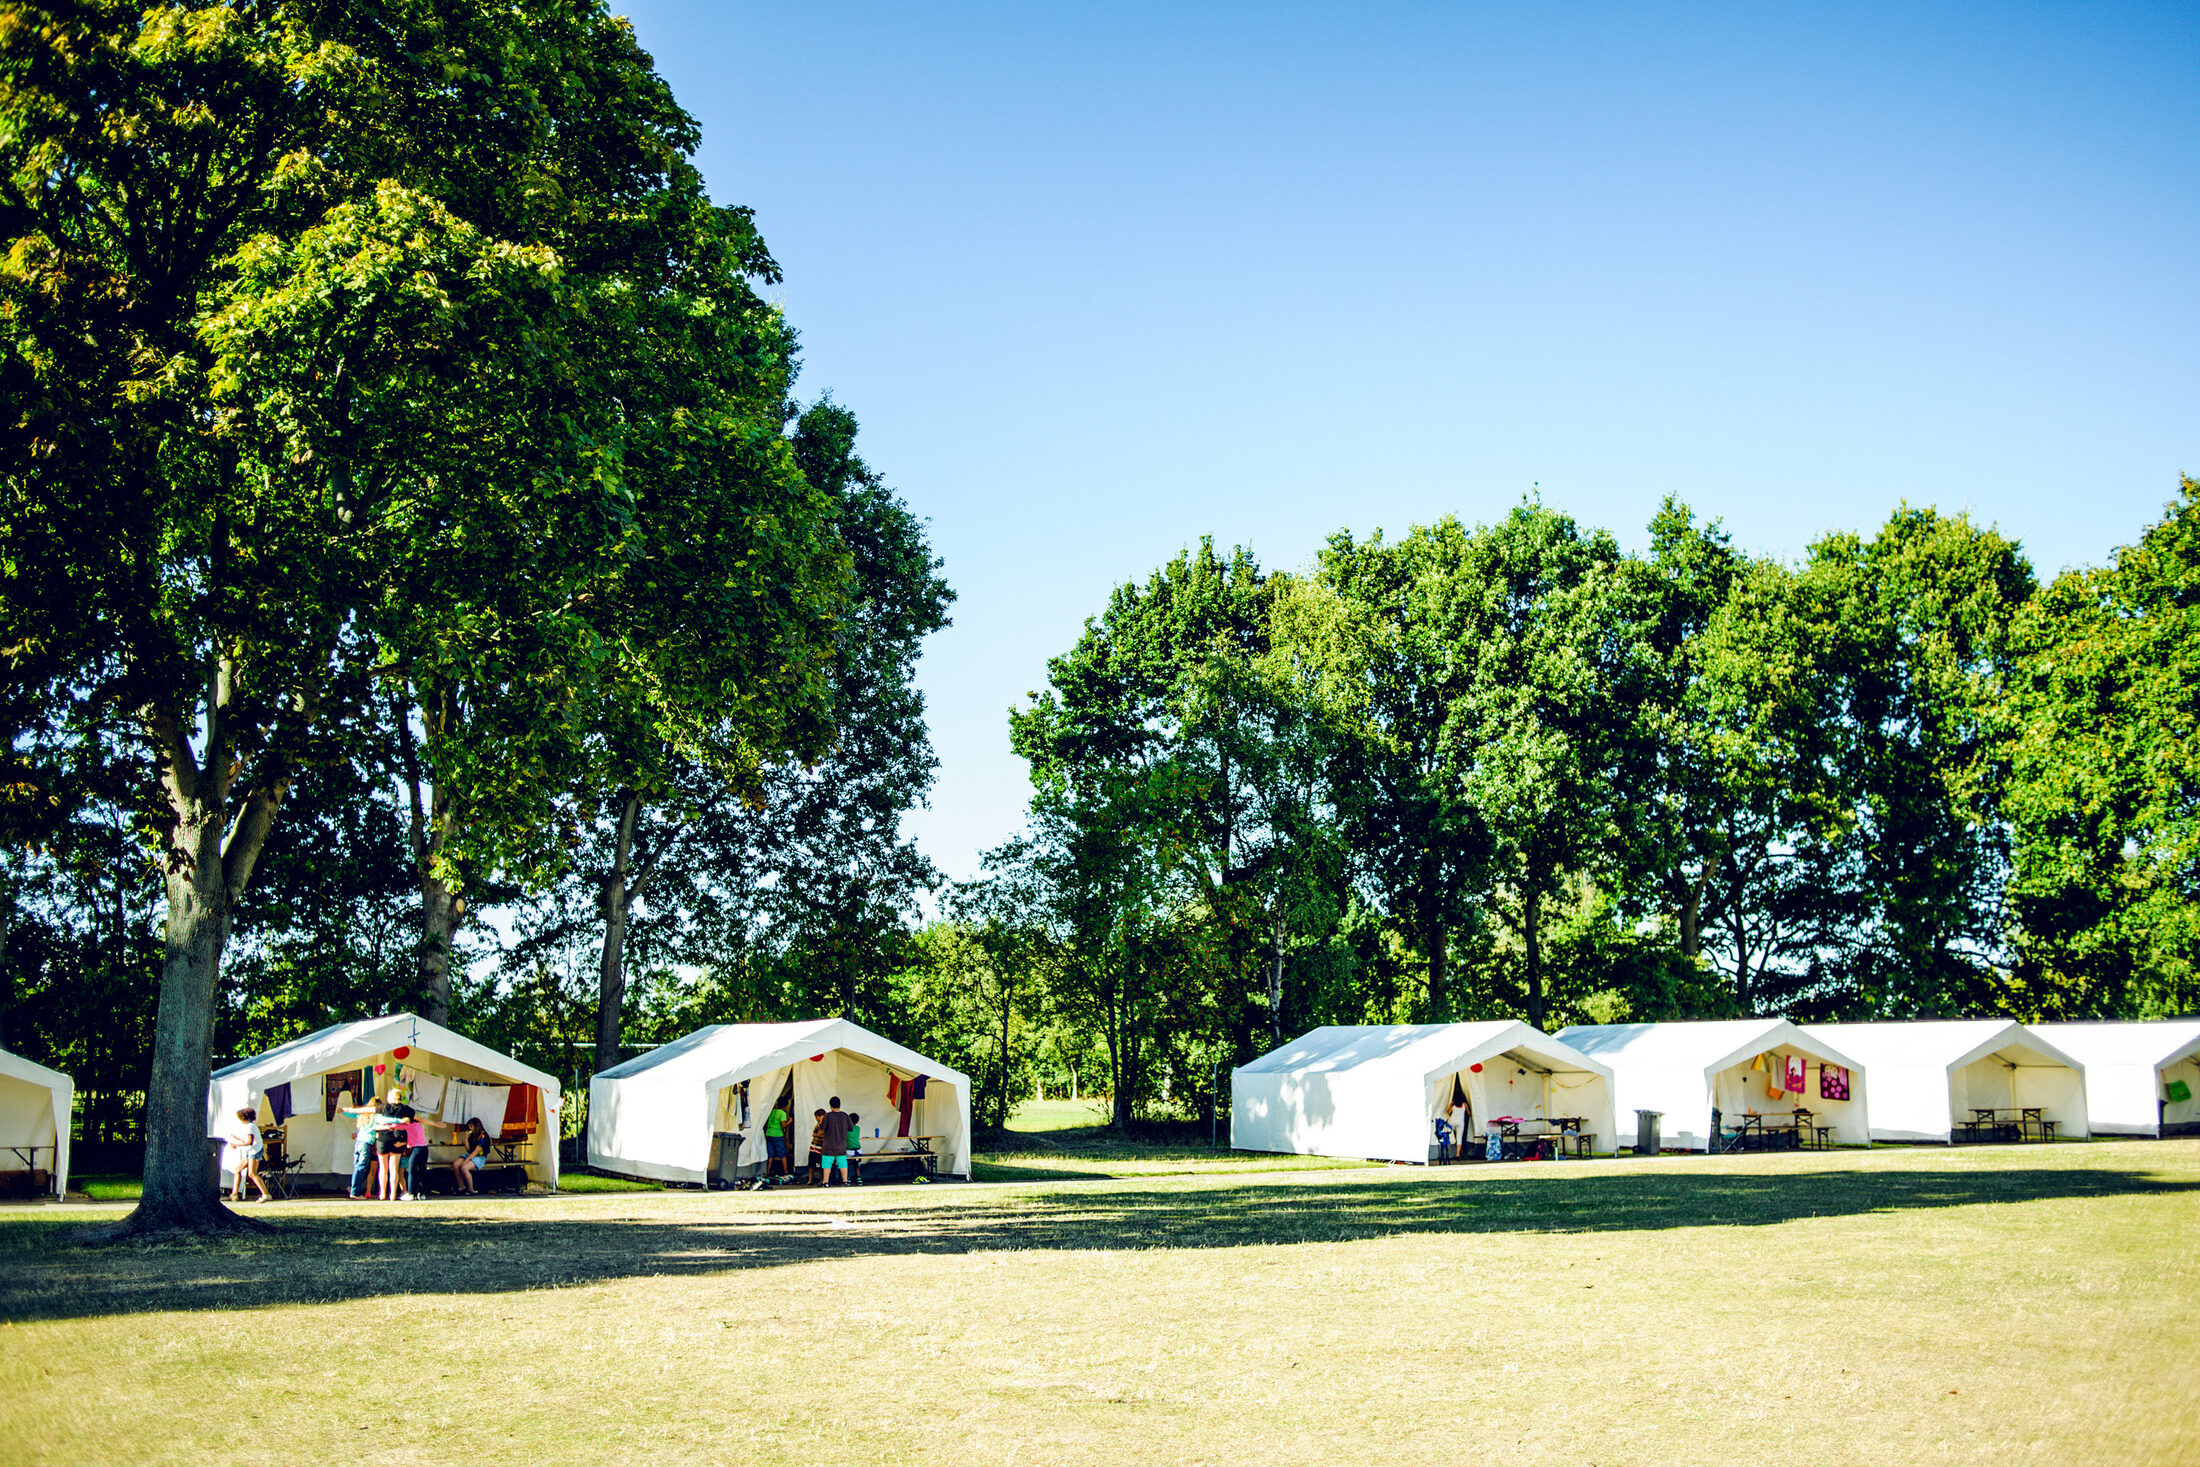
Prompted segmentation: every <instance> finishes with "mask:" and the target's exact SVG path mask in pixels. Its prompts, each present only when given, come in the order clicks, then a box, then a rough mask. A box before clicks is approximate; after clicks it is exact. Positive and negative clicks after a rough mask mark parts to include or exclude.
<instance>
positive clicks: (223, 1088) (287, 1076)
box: [208, 1014, 558, 1135]
mask: <svg viewBox="0 0 2200 1467" xmlns="http://www.w3.org/2000/svg"><path fill="white" fill-rule="evenodd" d="M399 1045H407V1046H410V1047H412V1048H414V1049H425V1050H428V1051H430V1052H432V1053H435V1054H439V1055H443V1056H445V1057H446V1058H449V1059H454V1060H457V1061H458V1062H459V1063H460V1064H465V1065H472V1066H474V1067H475V1068H476V1069H481V1070H487V1071H488V1072H489V1073H491V1074H493V1075H499V1076H502V1077H503V1078H504V1079H507V1080H516V1081H518V1082H520V1083H521V1084H525V1085H533V1086H534V1087H536V1088H537V1089H538V1090H541V1091H542V1092H543V1104H544V1105H546V1106H549V1107H551V1108H553V1109H555V1108H556V1100H557V1096H558V1082H557V1079H556V1077H555V1076H552V1075H546V1074H544V1073H543V1072H542V1071H541V1070H538V1069H535V1068H534V1067H532V1066H530V1065H523V1064H521V1063H520V1062H519V1061H518V1060H516V1059H513V1058H512V1057H511V1056H510V1055H508V1054H499V1053H497V1052H496V1051H495V1050H493V1049H491V1048H489V1046H487V1045H486V1044H476V1043H475V1042H474V1041H473V1040H471V1039H468V1038H467V1037H466V1036H465V1035H463V1034H459V1033H455V1032H453V1031H452V1030H449V1029H446V1028H444V1027H443V1026H442V1025H441V1024H436V1023H431V1022H430V1021H429V1020H427V1019H423V1018H419V1017H418V1016H416V1015H413V1014H385V1015H383V1016H382V1017H381V1018H379V1019H358V1020H354V1021H353V1022H351V1023H349V1024H331V1025H329V1026H328V1027H327V1028H326V1029H316V1030H314V1031H313V1032H312V1033H311V1034H307V1035H305V1036H303V1037H302V1038H298V1039H293V1040H291V1041H289V1042H288V1043H286V1044H278V1045H276V1046H275V1047H274V1048H273V1049H270V1050H265V1051H263V1052H261V1053H259V1054H256V1055H253V1056H252V1057H251V1058H250V1059H243V1060H239V1061H237V1062H236V1063H235V1064H233V1065H227V1066H224V1067H223V1068H221V1069H219V1070H216V1071H215V1072H214V1076H213V1080H214V1088H215V1090H216V1091H217V1092H219V1093H220V1094H222V1095H228V1094H230V1093H232V1092H234V1093H239V1094H243V1095H246V1096H250V1095H256V1094H259V1093H260V1092H262V1091H264V1090H266V1089H267V1088H268V1087H269V1086H270V1085H282V1084H285V1083H287V1082H289V1081H292V1080H302V1079H305V1078H306V1077H307V1076H309V1075H320V1074H326V1073H327V1072H329V1071H331V1070H341V1069H343V1068H344V1067H345V1066H346V1065H349V1064H357V1063H358V1062H359V1061H360V1060H363V1059H368V1058H371V1057H373V1056H374V1055H378V1054H385V1053H387V1052H389V1051H390V1050H392V1049H395V1048H397V1047H398V1046H399ZM237 1103H238V1104H239V1105H242V1104H244V1103H245V1102H244V1101H242V1100H240V1101H238V1102H237ZM222 1109H223V1104H222V1102H221V1101H219V1100H216V1101H215V1102H214V1104H213V1105H212V1106H211V1107H210V1109H209V1114H210V1115H219V1114H220V1113H221V1110H222ZM208 1134H209V1135H220V1134H222V1132H221V1130H220V1129H219V1128H216V1129H214V1130H211V1131H209V1132H208Z"/></svg>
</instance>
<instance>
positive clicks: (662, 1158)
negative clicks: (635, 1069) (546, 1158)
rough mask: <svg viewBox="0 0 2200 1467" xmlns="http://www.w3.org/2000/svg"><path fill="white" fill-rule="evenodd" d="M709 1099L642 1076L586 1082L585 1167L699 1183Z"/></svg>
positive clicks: (705, 1161)
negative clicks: (586, 1161)
mask: <svg viewBox="0 0 2200 1467" xmlns="http://www.w3.org/2000/svg"><path fill="white" fill-rule="evenodd" d="M713 1098H714V1097H712V1096H711V1095H710V1094H708V1093H707V1092H705V1091H704V1089H703V1087H702V1086H701V1085H700V1084H698V1083H696V1082H695V1081H693V1080H687V1079H669V1078H657V1079H653V1078H652V1077H651V1076H649V1075H648V1074H647V1073H644V1074H641V1075H627V1076H621V1077H618V1078H614V1079H609V1080H606V1079H604V1078H602V1077H600V1076H599V1077H597V1078H595V1079H592V1080H590V1081H589V1082H588V1164H589V1165H590V1166H592V1167H596V1168H598V1169H599V1170H602V1171H607V1172H613V1173H616V1174H618V1175H620V1176H626V1177H638V1178H641V1179H644V1180H646V1181H652V1182H688V1183H692V1184H696V1185H700V1184H701V1183H702V1181H703V1180H704V1177H705V1174H706V1172H707V1170H708V1168H709V1166H710V1133H711V1121H712V1116H711V1102H712V1100H713Z"/></svg>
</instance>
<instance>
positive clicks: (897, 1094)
mask: <svg viewBox="0 0 2200 1467" xmlns="http://www.w3.org/2000/svg"><path fill="white" fill-rule="evenodd" d="M886 1103H887V1104H888V1105H900V1104H901V1076H899V1075H897V1074H895V1073H894V1072H893V1071H892V1070H888V1071H887V1072H886Z"/></svg>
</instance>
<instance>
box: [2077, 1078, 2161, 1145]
mask: <svg viewBox="0 0 2200 1467" xmlns="http://www.w3.org/2000/svg"><path fill="white" fill-rule="evenodd" d="M2160 1084H2161V1071H2159V1070H2157V1069H2155V1067H2154V1066H2153V1065H2151V1064H2135V1065H2132V1064H2088V1065H2087V1066H2086V1067H2085V1101H2086V1111H2087V1115H2088V1118H2089V1120H2090V1122H2091V1125H2092V1130H2093V1134H2094V1135H2096V1136H2156V1135H2160V1134H2161V1128H2162V1121H2163V1115H2162V1110H2161V1106H2160V1104H2159V1099H2160V1094H2161V1090H2160Z"/></svg>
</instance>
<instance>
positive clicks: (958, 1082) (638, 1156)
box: [588, 1019, 970, 1184]
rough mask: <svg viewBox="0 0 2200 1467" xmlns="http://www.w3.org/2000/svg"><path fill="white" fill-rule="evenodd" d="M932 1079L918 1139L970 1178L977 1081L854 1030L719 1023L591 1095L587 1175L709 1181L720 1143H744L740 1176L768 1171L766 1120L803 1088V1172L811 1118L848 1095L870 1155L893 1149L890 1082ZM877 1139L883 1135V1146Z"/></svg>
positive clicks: (599, 1083)
mask: <svg viewBox="0 0 2200 1467" xmlns="http://www.w3.org/2000/svg"><path fill="white" fill-rule="evenodd" d="M890 1075H891V1076H897V1077H899V1078H900V1079H902V1080H911V1079H915V1078H917V1077H918V1076H923V1077H924V1079H925V1096H924V1099H922V1100H919V1101H917V1102H915V1105H914V1107H913V1113H912V1116H911V1124H910V1128H909V1134H910V1135H911V1136H930V1137H934V1138H935V1139H934V1140H933V1142H932V1143H931V1145H932V1150H933V1151H934V1152H936V1153H938V1155H939V1157H940V1162H939V1167H940V1170H941V1171H942V1172H943V1173H953V1174H955V1175H958V1176H965V1177H967V1176H969V1175H970V1078H969V1076H967V1075H964V1074H963V1073H962V1072H961V1071H959V1070H952V1069H949V1068H948V1067H947V1066H945V1065H943V1064H941V1063H940V1062H939V1061H937V1060H934V1059H928V1058H926V1057H925V1056H923V1055H921V1054H919V1053H917V1052H916V1051H915V1050H913V1049H909V1048H906V1047H905V1046H903V1045H899V1044H896V1043H894V1041H892V1040H891V1039H886V1038H883V1037H881V1036H880V1035H877V1034H873V1033H872V1032H871V1031H870V1030H868V1029H866V1028H864V1027H863V1026H862V1025H860V1024H852V1023H850V1022H848V1021H847V1020H846V1019H811V1020H806V1021H804V1022H801V1023H793V1024H712V1025H710V1026H709V1027H708V1028H704V1029H698V1030H696V1031H695V1032H694V1033H693V1034H689V1035H686V1036H684V1037H682V1038H680V1039H676V1040H674V1041H673V1042H672V1043H670V1044H665V1045H660V1046H659V1047H657V1048H656V1049H653V1050H650V1051H649V1052H648V1053H647V1054H642V1055H637V1056H636V1057H635V1058H633V1059H630V1060H628V1061H627V1062H626V1063H624V1064H621V1065H614V1066H612V1067H611V1068H610V1069H608V1070H602V1071H599V1072H598V1073H597V1075H596V1077H595V1078H594V1079H593V1080H591V1081H590V1082H589V1086H588V1164H589V1165H590V1166H593V1167H597V1168H600V1169H601V1170H604V1171H607V1172H617V1173H619V1174H620V1175H622V1176H629V1177H646V1178H649V1179H651V1180H654V1181H663V1182H691V1183H697V1184H700V1183H702V1182H704V1181H705V1180H707V1178H708V1173H709V1169H710V1162H711V1136H712V1133H713V1132H717V1131H730V1132H734V1133H736V1134H738V1135H740V1136H741V1137H742V1145H741V1150H740V1166H741V1170H742V1171H744V1172H747V1171H752V1170H755V1169H756V1168H757V1167H758V1166H759V1165H761V1163H762V1162H763V1160H764V1118H765V1117H766V1116H767V1115H769V1114H770V1113H771V1108H772V1104H773V1102H774V1101H775V1100H776V1099H777V1098H778V1097H779V1095H780V1094H781V1093H782V1092H783V1091H784V1090H785V1089H786V1088H787V1084H788V1082H789V1081H790V1080H792V1081H793V1085H794V1104H793V1106H792V1112H793V1115H794V1124H793V1125H792V1126H790V1127H789V1128H788V1129H789V1139H790V1140H791V1141H792V1143H793V1145H794V1149H795V1156H794V1164H795V1165H796V1166H798V1167H799V1166H800V1165H802V1153H803V1149H804V1145H805V1143H806V1142H807V1141H808V1140H809V1136H810V1114H811V1112H812V1111H815V1110H819V1109H822V1108H823V1107H824V1105H825V1103H826V1101H827V1100H828V1099H829V1098H831V1097H832V1096H835V1095H837V1096H839V1097H840V1102H841V1108H842V1109H843V1110H851V1111H854V1112H855V1113H856V1114H857V1115H859V1116H861V1117H862V1118H863V1121H862V1124H863V1137H864V1139H863V1150H864V1154H865V1155H874V1154H876V1153H878V1152H879V1151H880V1150H882V1149H893V1148H894V1147H896V1146H899V1145H901V1144H903V1143H900V1142H897V1141H895V1140H894V1137H895V1136H896V1133H897V1131H898V1130H899V1122H900V1112H899V1109H898V1108H897V1107H895V1106H892V1105H890V1104H889V1103H888V1102H887V1098H886V1082H887V1078H888V1077H889V1076H890ZM874 1130H876V1131H879V1132H882V1133H883V1135H882V1136H881V1137H880V1138H879V1139H873V1136H872V1132H873V1131H874Z"/></svg>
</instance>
